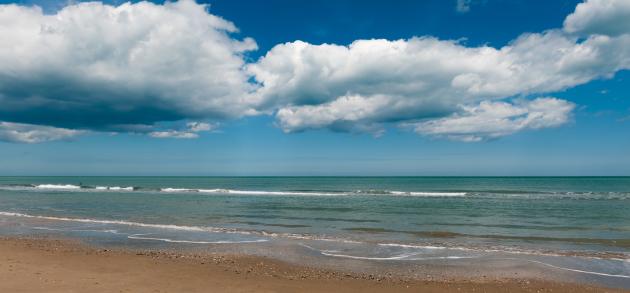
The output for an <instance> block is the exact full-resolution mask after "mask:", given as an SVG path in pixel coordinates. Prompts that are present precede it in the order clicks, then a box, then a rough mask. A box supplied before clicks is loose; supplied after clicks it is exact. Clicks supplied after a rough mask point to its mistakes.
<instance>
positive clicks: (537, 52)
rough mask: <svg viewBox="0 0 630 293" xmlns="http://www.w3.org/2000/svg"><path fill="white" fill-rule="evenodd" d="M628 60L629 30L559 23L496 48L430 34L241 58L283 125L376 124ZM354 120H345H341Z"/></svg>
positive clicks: (586, 76) (592, 75)
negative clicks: (600, 31)
mask: <svg viewBox="0 0 630 293" xmlns="http://www.w3.org/2000/svg"><path fill="white" fill-rule="evenodd" d="M627 68H630V36H628V35H623V36H619V37H608V36H601V35H598V36H592V37H590V38H588V39H586V40H584V41H582V42H580V41H578V39H577V38H576V37H573V36H570V35H567V34H565V33H563V32H562V31H559V30H552V31H548V32H545V33H541V34H525V35H522V36H521V37H519V38H518V39H516V40H514V41H513V42H511V43H510V44H509V45H507V46H504V47H502V48H499V49H495V48H492V47H487V46H482V47H466V46H464V45H462V44H460V43H457V42H454V41H444V40H438V39H435V38H431V37H423V38H411V39H408V40H395V41H389V40H358V41H355V42H353V43H352V44H350V45H348V46H341V45H331V44H323V45H313V44H308V43H305V42H301V41H296V42H291V43H285V44H281V45H277V46H276V47H274V48H273V49H272V50H271V51H269V52H268V53H267V54H266V55H265V56H264V57H263V58H261V59H260V60H259V61H258V62H257V63H255V64H251V65H249V66H248V70H249V72H251V73H252V74H253V75H254V76H255V77H256V79H257V80H258V81H259V82H261V83H262V84H263V86H262V87H261V88H259V90H258V91H257V93H258V95H260V97H261V99H262V101H263V104H262V105H265V106H267V107H268V108H269V109H274V108H279V109H280V110H279V111H278V112H277V118H278V120H279V123H278V124H279V125H280V127H282V129H284V130H285V131H289V132H291V131H299V130H304V129H313V128H332V129H338V128H339V127H338V125H339V123H342V125H346V126H344V127H346V128H348V129H358V128H366V129H374V126H376V125H379V124H383V123H388V122H405V123H408V122H410V121H413V120H419V119H425V118H430V117H444V116H448V115H450V114H453V113H457V112H458V111H460V109H461V105H464V106H467V105H475V104H478V103H479V102H481V101H484V100H488V101H491V100H497V99H505V98H509V97H513V96H528V95H532V94H540V93H549V92H555V91H560V90H564V89H567V88H570V87H573V86H576V85H579V84H584V83H586V82H589V81H591V80H593V79H597V78H607V77H611V76H612V75H613V74H614V73H615V72H616V71H618V70H622V69H627ZM349 123H353V124H355V125H354V126H353V127H349V126H347V124H349Z"/></svg>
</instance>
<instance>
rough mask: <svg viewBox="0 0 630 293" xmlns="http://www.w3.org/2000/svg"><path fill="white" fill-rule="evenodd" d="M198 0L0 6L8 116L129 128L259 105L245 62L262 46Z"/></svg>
mask: <svg viewBox="0 0 630 293" xmlns="http://www.w3.org/2000/svg"><path fill="white" fill-rule="evenodd" d="M237 32H238V30H237V28H236V26H235V25H234V24H233V23H231V22H229V21H227V20H224V19H222V18H220V17H218V16H215V15H212V14H210V13H208V11H207V7H206V6H204V5H200V4H196V3H195V2H194V1H192V0H181V1H178V2H173V3H171V2H166V3H165V4H164V5H157V4H153V3H149V2H139V3H130V2H128V3H124V4H121V5H120V6H111V5H106V4H103V3H99V2H89V3H79V4H74V5H69V6H67V7H65V8H63V9H61V10H59V11H58V12H56V13H54V14H52V15H47V14H44V13H43V12H42V10H41V9H40V8H39V7H25V6H20V5H14V4H9V5H0V43H1V44H2V46H1V47H0V103H1V104H2V107H1V108H0V120H2V121H12V122H19V123H31V124H43V125H50V126H55V127H65V128H74V129H92V130H108V131H109V130H114V131H121V128H120V127H118V126H120V125H123V126H125V127H127V128H133V127H134V125H136V126H138V127H141V126H143V125H152V124H154V123H157V122H163V121H177V120H185V119H224V118H237V117H241V116H243V115H248V114H253V113H255V112H256V111H255V109H254V108H255V107H254V100H255V99H253V98H252V97H251V96H250V92H251V91H252V90H253V89H254V88H255V86H256V85H255V84H252V83H249V82H248V78H249V77H248V76H247V75H246V73H245V72H244V71H243V70H242V67H243V66H244V64H245V62H244V60H243V58H244V57H243V54H244V53H245V52H247V51H250V50H253V49H256V43H255V42H254V41H253V40H252V39H250V38H244V39H241V40H239V39H235V38H234V37H233V36H234V34H235V33H237Z"/></svg>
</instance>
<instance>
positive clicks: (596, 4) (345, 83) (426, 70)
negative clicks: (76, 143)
mask: <svg viewBox="0 0 630 293" xmlns="http://www.w3.org/2000/svg"><path fill="white" fill-rule="evenodd" d="M462 3H464V4H467V3H470V1H462ZM629 6H630V5H629V4H628V1H622V0H609V1H603V0H590V1H587V2H585V3H582V4H580V5H578V6H577V8H576V10H575V12H574V13H572V14H571V15H569V16H567V18H566V20H565V22H564V26H563V27H562V28H558V29H555V30H549V31H545V32H541V33H533V34H524V35H522V36H520V37H518V38H517V39H515V40H513V41H512V42H510V43H509V44H508V45H506V46H504V47H501V48H493V47H489V46H480V47H468V46H466V45H465V44H462V43H459V42H457V41H450V40H440V39H437V38H434V37H430V36H427V37H412V38H409V39H401V40H383V39H372V40H356V41H354V42H353V43H351V44H350V45H348V46H344V45H336V44H309V43H306V42H302V41H299V40H298V41H294V42H289V43H284V44H278V45H276V46H275V47H274V48H272V49H271V50H270V51H269V52H267V53H266V54H265V56H263V57H261V58H260V59H259V60H257V61H255V62H251V63H246V62H245V61H244V60H245V57H244V56H243V54H245V53H246V52H247V51H250V50H255V49H256V43H255V41H254V40H252V39H250V38H243V37H238V34H237V32H238V30H237V28H236V26H235V25H234V24H232V23H231V22H229V21H227V20H224V19H222V18H220V17H218V16H215V15H212V14H210V13H209V12H208V11H207V9H206V7H205V6H203V5H199V4H196V3H194V2H193V1H192V0H182V1H179V2H175V3H168V2H167V3H165V4H164V5H157V4H152V3H148V2H139V3H135V4H131V3H125V4H121V5H120V6H111V5H105V4H101V3H96V2H92V3H81V4H75V5H69V6H67V7H65V8H64V9H62V10H60V11H58V12H56V13H55V14H53V15H45V14H44V13H43V12H42V11H41V9H39V8H36V7H25V6H19V5H0V43H2V44H3V46H1V47H0V105H2V107H0V121H6V122H0V123H3V124H2V125H3V126H2V129H3V130H0V131H2V132H1V133H2V134H0V140H5V141H14V142H41V141H48V140H53V139H55V138H59V139H62V138H66V137H71V136H74V135H77V134H79V133H80V131H79V130H91V131H113V132H135V133H144V134H147V135H150V136H153V137H159V138H165V137H168V138H196V137H198V135H199V133H200V132H203V131H210V130H213V129H215V128H216V124H214V123H208V124H205V123H197V124H195V122H190V121H222V120H225V119H238V118H240V117H243V116H246V115H260V114H270V115H274V116H275V118H276V119H277V123H276V124H277V125H278V127H280V128H281V129H282V130H283V131H285V132H299V131H306V130H310V129H331V130H333V131H350V132H357V131H358V132H370V133H373V134H375V135H380V134H382V133H383V132H384V129H385V126H386V125H399V126H412V127H413V129H415V131H416V132H418V133H420V134H422V135H429V136H435V137H444V138H450V139H456V140H464V141H478V140H484V139H491V138H496V137H500V136H504V135H508V134H512V133H515V132H518V131H521V130H526V129H539V128H545V127H556V126H559V125H561V124H563V123H566V122H567V121H568V120H569V118H570V113H571V110H572V109H573V104H572V103H570V102H567V101H563V100H559V99H555V98H537V99H533V100H532V98H534V97H536V96H547V95H548V94H549V93H553V92H556V91H561V90H564V89H567V88H570V87H574V86H576V85H580V84H584V83H587V82H589V81H591V80H594V79H599V78H610V77H612V76H613V75H614V74H615V72H617V71H619V70H624V69H629V68H630V21H628V19H630V18H629V17H630V7H629ZM528 99H529V100H528ZM165 122H166V123H179V125H180V126H179V127H171V128H166V129H164V128H163V127H160V126H159V125H163V123H165ZM186 123H189V124H186ZM191 123H192V124H191ZM16 125H29V127H31V128H33V129H35V128H37V127H40V128H39V129H38V131H39V132H38V133H40V135H39V136H38V137H49V138H42V139H16V138H11V137H14V134H12V135H13V136H9V135H7V134H6V133H15V132H10V131H11V130H7V129H12V128H15V126H16ZM37 125H40V126H37ZM169 125H170V124H169ZM489 126H493V127H489ZM24 129H26V128H24ZM46 131H48V132H50V133H51V134H50V135H49V136H45V135H41V133H44V132H46ZM63 131H70V132H66V134H65V135H60V134H59V133H63ZM26 132H27V131H26V130H22V132H21V133H26ZM18 133H20V132H19V131H18ZM55 133H57V135H55Z"/></svg>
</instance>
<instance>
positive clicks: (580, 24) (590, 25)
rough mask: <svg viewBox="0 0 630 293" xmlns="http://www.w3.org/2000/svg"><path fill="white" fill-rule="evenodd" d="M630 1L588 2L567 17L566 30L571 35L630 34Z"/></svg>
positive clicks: (581, 4)
mask: <svg viewBox="0 0 630 293" xmlns="http://www.w3.org/2000/svg"><path fill="white" fill-rule="evenodd" d="M629 19H630V1H627V0H587V1H586V2H584V3H580V4H578V5H577V7H576V8H575V12H573V13H572V14H570V15H569V16H567V18H566V19H565V21H564V29H565V30H566V31H567V32H570V33H579V34H587V35H589V34H602V35H610V36H617V35H621V34H627V33H630V21H629Z"/></svg>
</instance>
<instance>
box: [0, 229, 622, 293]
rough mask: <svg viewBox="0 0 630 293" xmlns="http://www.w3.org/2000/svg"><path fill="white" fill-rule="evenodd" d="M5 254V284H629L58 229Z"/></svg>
mask: <svg viewBox="0 0 630 293" xmlns="http://www.w3.org/2000/svg"><path fill="white" fill-rule="evenodd" d="M0 260H1V261H0V291H2V292H41V291H42V290H45V291H46V292H68V291H73V290H74V291H79V292H181V291H186V292H207V291H208V290H210V288H211V289H212V291H214V292H326V291H328V292H330V291H332V292H346V291H357V290H360V292H418V291H420V290H422V292H473V291H477V292H630V290H623V289H612V288H604V287H597V286H592V285H585V284H578V283H566V282H554V281H547V280H540V279H535V278H490V277H488V278H485V277H474V278H470V279H468V278H461V277H456V278H455V277H448V276H441V277H440V278H439V280H432V279H429V278H428V279H424V280H422V279H412V278H408V277H403V276H399V275H396V274H391V273H385V274H357V273H352V272H346V271H337V270H329V269H322V268H317V267H311V266H308V265H296V264H292V263H287V262H283V261H280V260H276V259H272V258H269V257H264V256H252V255H239V254H221V253H197V252H194V253H193V252H182V251H176V250H145V249H142V250H140V249H119V248H114V249H110V248H107V249H103V248H99V247H95V246H91V245H88V244H85V243H84V242H82V241H80V240H78V239H65V238H56V237H0ZM156 290H157V291H156Z"/></svg>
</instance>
